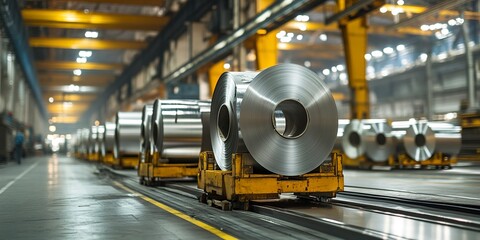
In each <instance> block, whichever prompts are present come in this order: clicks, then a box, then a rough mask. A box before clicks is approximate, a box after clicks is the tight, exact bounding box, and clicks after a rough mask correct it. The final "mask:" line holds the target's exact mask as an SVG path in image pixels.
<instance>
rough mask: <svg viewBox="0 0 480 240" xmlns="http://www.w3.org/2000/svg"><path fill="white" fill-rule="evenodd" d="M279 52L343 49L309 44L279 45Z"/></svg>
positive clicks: (333, 45) (336, 45)
mask: <svg viewBox="0 0 480 240" xmlns="http://www.w3.org/2000/svg"><path fill="white" fill-rule="evenodd" d="M276 45H277V47H278V50H283V51H293V50H309V51H342V50H343V47H342V46H341V45H338V44H310V45H309V44H308V43H278V44H276Z"/></svg>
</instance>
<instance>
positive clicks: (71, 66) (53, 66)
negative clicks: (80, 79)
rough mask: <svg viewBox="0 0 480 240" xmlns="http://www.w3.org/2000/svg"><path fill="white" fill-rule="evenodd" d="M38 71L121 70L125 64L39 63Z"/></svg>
mask: <svg viewBox="0 0 480 240" xmlns="http://www.w3.org/2000/svg"><path fill="white" fill-rule="evenodd" d="M36 66H37V70H75V69H81V70H120V69H122V67H123V64H118V63H89V62H87V63H77V62H61V61H37V62H36Z"/></svg>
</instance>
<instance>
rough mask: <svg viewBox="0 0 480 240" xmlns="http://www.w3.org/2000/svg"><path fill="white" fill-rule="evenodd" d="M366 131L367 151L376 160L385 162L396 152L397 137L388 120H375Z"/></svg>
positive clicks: (371, 158) (369, 156) (368, 155)
mask: <svg viewBox="0 0 480 240" xmlns="http://www.w3.org/2000/svg"><path fill="white" fill-rule="evenodd" d="M369 126H370V127H369V128H368V129H367V130H366V131H364V135H365V136H364V138H363V139H364V141H365V152H366V155H367V157H368V158H369V159H370V160H372V161H374V162H385V161H387V160H388V158H389V157H390V156H391V155H392V154H394V153H395V150H396V138H395V137H394V136H393V135H392V127H390V125H389V124H387V122H386V121H385V122H373V123H370V124H369Z"/></svg>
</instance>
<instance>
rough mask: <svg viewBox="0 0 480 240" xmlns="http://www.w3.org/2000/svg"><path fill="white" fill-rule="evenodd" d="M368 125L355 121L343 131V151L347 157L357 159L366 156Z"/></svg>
mask: <svg viewBox="0 0 480 240" xmlns="http://www.w3.org/2000/svg"><path fill="white" fill-rule="evenodd" d="M365 130H366V125H365V124H363V122H362V121H361V120H358V119H353V120H351V121H350V123H348V124H347V125H346V126H345V128H344V129H343V135H342V140H341V142H342V149H343V152H344V153H345V155H347V157H349V158H352V159H355V158H358V157H360V156H362V155H364V154H365V149H366V146H365V140H364V131H365Z"/></svg>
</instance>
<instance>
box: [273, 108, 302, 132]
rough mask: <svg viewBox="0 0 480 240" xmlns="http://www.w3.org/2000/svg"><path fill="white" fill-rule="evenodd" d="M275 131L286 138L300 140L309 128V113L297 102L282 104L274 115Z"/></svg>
mask: <svg viewBox="0 0 480 240" xmlns="http://www.w3.org/2000/svg"><path fill="white" fill-rule="evenodd" d="M272 123H273V127H274V128H275V131H276V132H277V133H278V134H280V135H281V136H282V137H285V138H298V137H300V136H302V135H303V134H304V133H305V130H306V129H307V126H308V113H307V110H306V109H305V107H304V106H303V105H302V104H301V103H299V102H298V101H295V100H284V101H282V102H280V103H279V104H278V105H277V106H276V107H275V111H274V112H273V114H272Z"/></svg>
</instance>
